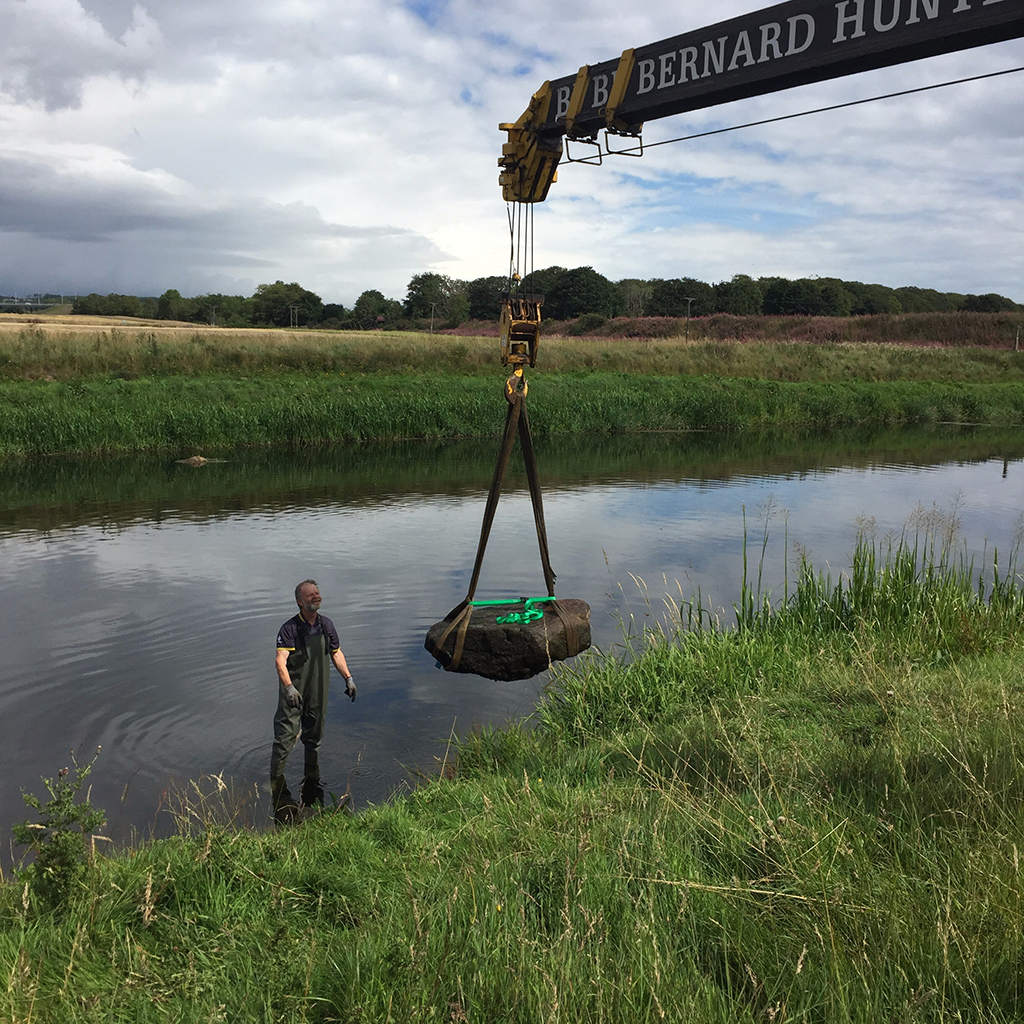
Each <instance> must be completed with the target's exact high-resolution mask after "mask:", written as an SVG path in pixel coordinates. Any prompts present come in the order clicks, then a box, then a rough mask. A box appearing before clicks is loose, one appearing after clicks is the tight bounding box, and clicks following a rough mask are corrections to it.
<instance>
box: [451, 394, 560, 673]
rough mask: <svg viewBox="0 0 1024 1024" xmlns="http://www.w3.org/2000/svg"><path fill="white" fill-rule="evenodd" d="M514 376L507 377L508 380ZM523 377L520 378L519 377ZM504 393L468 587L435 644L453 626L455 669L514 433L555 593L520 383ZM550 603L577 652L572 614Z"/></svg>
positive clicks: (550, 585) (546, 571)
mask: <svg viewBox="0 0 1024 1024" xmlns="http://www.w3.org/2000/svg"><path fill="white" fill-rule="evenodd" d="M514 379H515V378H510V382H511V381H512V380H514ZM520 381H522V378H520ZM505 396H506V398H507V399H508V403H509V405H508V411H507V412H506V414H505V431H504V434H503V435H502V439H501V446H500V448H499V449H498V461H497V464H496V465H495V467H494V476H493V477H492V478H491V487H490V490H489V491H488V492H487V503H486V505H485V506H484V519H483V523H482V524H481V526H480V541H479V543H478V544H477V549H476V560H475V561H474V563H473V575H472V576H471V577H470V581H469V590H468V591H467V593H466V597H465V600H463V601H460V602H459V604H457V605H456V606H455V607H454V608H453V609H452V610H451V611H450V612H449V613H448V615H447V616H446V618H448V619H450V620H451V621H450V622H449V624H448V628H447V629H445V631H444V633H442V634H441V637H440V639H439V640H438V641H437V646H436V647H435V648H434V654H435V657H436V656H437V655H438V654H439V653H440V651H441V649H442V648H443V647H444V644H445V641H446V640H447V639H448V637H449V636H450V635H451V633H452V631H453V630H458V632H457V633H456V635H455V649H454V651H453V652H452V660H451V662H450V663H449V665H448V668H449V669H451V670H455V669H457V668H458V667H459V662H460V660H461V659H462V649H463V647H464V645H465V642H466V633H467V631H468V630H469V620H470V618H471V617H472V615H473V597H474V595H475V594H476V587H477V583H479V581H480V569H481V567H482V565H483V561H484V552H485V551H486V550H487V541H488V539H489V537H490V535H491V525H492V524H493V522H494V513H495V510H496V509H497V507H498V498H499V497H500V495H501V485H502V482H503V481H504V479H505V470H506V469H508V462H509V458H510V456H511V455H512V447H513V445H514V444H515V439H516V433H518V434H519V441H520V444H521V446H522V449H523V460H524V461H525V463H526V479H527V482H528V483H529V487H530V502H531V504H532V505H533V522H534V526H535V527H536V529H537V544H538V546H539V547H540V562H541V569H542V571H543V573H544V585H545V586H546V587H547V592H548V597H551V598H554V596H555V573H554V570H553V569H552V568H551V557H550V554H549V552H548V534H547V527H546V526H545V524H544V505H543V501H542V498H541V490H540V477H539V475H538V473H537V456H536V454H535V452H534V450H533V436H532V434H531V433H530V417H529V414H528V413H527V411H526V395H525V389H524V388H523V387H519V388H509V387H506V392H505ZM551 606H552V608H553V609H554V611H555V613H556V614H557V615H558V617H559V619H560V620H561V622H562V625H563V626H564V627H565V637H566V644H567V646H568V653H569V656H570V657H571V656H573V655H576V654H579V639H578V637H577V635H576V627H575V625H574V624H573V622H572V618H571V616H569V615H567V614H566V612H565V610H564V609H563V608H562V606H561V604H560V602H559V601H557V600H553V601H552V602H551Z"/></svg>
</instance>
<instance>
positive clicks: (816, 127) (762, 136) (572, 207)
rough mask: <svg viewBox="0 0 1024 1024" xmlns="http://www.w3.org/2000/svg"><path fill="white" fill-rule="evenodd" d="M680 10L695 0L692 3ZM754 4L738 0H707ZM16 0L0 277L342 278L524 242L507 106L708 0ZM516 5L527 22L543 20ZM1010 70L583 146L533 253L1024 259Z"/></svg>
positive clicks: (216, 281)
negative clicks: (515, 219) (591, 159)
mask: <svg viewBox="0 0 1024 1024" xmlns="http://www.w3.org/2000/svg"><path fill="white" fill-rule="evenodd" d="M681 7H682V9H680V8H681ZM753 7H754V5H752V4H750V3H749V2H741V0H730V2H728V3H720V4H719V5H717V6H716V9H715V14H714V19H715V20H718V19H721V18H727V17H731V16H734V15H736V14H739V13H742V12H744V11H747V10H751V9H753ZM499 15H503V9H501V8H499V7H498V6H497V5H496V4H495V3H493V2H492V0H448V2H443V0H410V3H408V4H401V3H397V2H394V0H346V2H345V3H344V4H338V3H335V2H329V0H288V2H285V3H269V2H267V0H253V2H248V3H245V4H242V3H239V2H237V0H225V2H218V3H216V4H209V3H196V2H181V0H177V2H173V3H172V2H169V0H150V2H149V3H147V4H145V5H144V6H140V5H136V4H130V3H123V2H121V0H0V291H16V290H37V289H51V288H52V289H55V290H77V291H81V290H98V291H107V290H119V291H122V290H123V291H136V292H141V293H148V294H153V293H159V292H161V291H163V290H164V289H165V288H168V287H177V288H179V289H180V290H182V291H203V290H208V289H214V288H218V289H219V288H222V287H227V285H226V284H225V282H233V283H234V286H235V287H237V288H238V289H239V290H245V289H247V288H249V287H252V286H254V285H255V284H256V283H259V282H260V281H262V280H272V279H274V278H278V277H281V278H285V279H287V280H300V281H302V283H303V284H305V285H306V286H307V287H311V288H313V289H315V290H317V291H318V292H320V293H321V294H322V295H323V297H324V298H325V299H326V300H327V301H338V300H340V301H344V302H349V303H350V302H352V301H353V300H354V298H355V297H356V295H358V293H359V292H360V291H362V290H363V289H365V288H371V287H377V288H380V289H381V290H383V291H385V292H386V293H388V294H390V295H394V296H396V297H401V296H402V295H403V294H404V290H405V285H406V283H407V282H408V280H409V278H410V277H411V276H412V274H414V273H417V272H420V271H422V270H426V269H438V270H441V271H444V272H447V273H453V274H456V275H458V276H461V277H475V276H479V275H483V274H492V273H500V272H502V271H503V270H504V268H505V266H506V262H507V249H508V239H507V232H506V229H505V216H504V208H503V205H502V203H501V199H500V193H499V191H498V186H497V167H496V159H497V156H498V155H499V153H500V146H501V142H502V141H503V138H502V136H501V134H500V133H499V132H498V131H497V129H496V126H497V123H498V121H504V120H509V119H514V118H515V117H517V116H518V114H519V113H520V112H521V111H522V109H523V108H524V107H525V106H526V103H527V101H528V100H529V96H530V93H531V92H532V91H533V90H534V89H535V88H537V87H538V86H539V85H540V83H541V82H542V81H544V80H545V79H546V78H555V77H560V76H561V75H564V74H568V73H571V72H572V71H573V70H574V69H575V68H576V67H577V66H578V65H579V64H581V63H583V62H587V63H596V62H598V61H600V60H606V59H609V58H611V57H614V56H616V55H617V54H618V53H619V52H620V51H621V50H622V48H623V47H624V46H626V45H636V44H641V43H644V42H649V41H652V40H655V39H659V38H664V37H667V36H670V35H674V34H677V33H679V32H682V31H686V30H689V29H692V28H697V27H699V26H700V25H701V24H705V23H706V22H707V21H708V20H709V19H708V17H707V8H706V5H703V4H697V3H693V2H691V3H687V4H685V5H680V4H678V3H676V4H670V3H668V2H666V0H656V2H654V3H651V4H648V5H647V8H646V10H645V11H644V12H643V13H640V14H636V13H634V12H632V11H631V12H630V14H629V16H628V18H624V17H623V14H622V8H621V5H617V4H613V3H612V2H611V0H599V2H593V0H588V2H587V3H583V2H582V0H569V2H566V3H563V4H559V5H551V4H542V3H540V2H539V0H526V2H525V3H523V4H521V5H520V7H519V8H517V16H516V19H515V24H514V25H512V26H510V27H508V28H507V29H506V28H497V29H496V26H504V25H506V24H507V19H504V17H501V16H499ZM522 26H528V31H527V30H526V29H524V28H523V27H522ZM1022 58H1024V44H1022V43H1021V41H1015V42H1012V43H1003V44H999V45H997V46H991V47H985V48H982V49H979V50H974V51H970V52H968V53H962V54H951V55H947V56H945V57H941V58H933V59H931V60H929V61H924V62H918V63H916V64H911V65H905V66H903V67H899V68H891V69H887V70H884V71H879V72H873V73H871V74H868V75H860V76H856V77H855V78H849V79H841V80H838V81H836V82H832V83H825V84H822V85H818V86H808V87H804V88H802V89H798V90H793V91H790V92H787V93H780V94H775V95H773V96H767V97H760V98H757V99H752V100H747V101H744V102H742V103H735V104H731V105H729V106H727V107H722V108H715V109H711V110H706V111H700V112H696V113H694V114H691V115H687V116H685V117H677V118H672V119H667V120H666V121H663V122H655V123H652V124H651V125H649V126H648V130H647V135H648V137H649V139H650V140H651V141H655V140H657V139H659V138H661V139H664V138H670V137H674V136H676V135H680V134H686V133H688V132H690V131H699V130H702V129H705V128H710V127H717V126H724V125H728V124H733V123H740V122H744V121H750V120H757V119H759V118H763V117H770V116H775V115H778V114H782V113H789V112H792V111H796V110H801V109H806V108H809V107H814V106H818V105H822V104H827V103H834V102H843V101H848V100H852V99H857V98H860V97H863V96H866V95H871V94H875V93H882V92H889V91H894V90H897V89H901V88H908V87H913V86H917V85H923V84H927V83H930V82H936V81H942V80H945V79H949V78H956V77H963V76H966V75H969V74H976V73H978V72H983V71H990V70H991V71H994V70H998V69H1000V68H1004V67H1011V66H1017V65H1020V64H1022V63H1024V59H1022ZM1019 87H1020V86H1019V79H1018V78H1017V77H1015V76H1008V77H1005V78H1002V79H994V80H990V81H987V82H982V83H975V84H972V85H966V86H958V87H953V88H951V89H946V90H941V91H937V92H931V93H926V94H922V95H919V96H915V97H908V98H904V99H897V100H889V101H886V102H884V103H878V104H872V105H869V106H862V107H855V108H851V109H848V110H844V111H840V112H835V113H832V114H822V115H816V116H814V117H808V118H801V119H798V120H793V121H787V122H783V123H781V124H776V125H772V126H770V127H763V128H755V129H748V130H745V131H743V132H737V133H734V134H730V135H725V136H718V137H715V138H712V139H706V140H699V141H694V142H690V143H684V144H679V145H673V146H665V147H663V148H660V149H654V150H650V151H649V152H648V153H647V154H646V155H645V157H644V159H643V160H627V159H625V158H621V159H619V160H617V161H616V160H611V161H607V162H606V165H605V167H603V168H601V169H595V168H587V167H577V166H567V167H565V168H564V169H563V171H562V172H561V180H560V181H559V182H558V184H556V185H555V186H554V189H553V190H552V193H551V196H550V198H549V201H548V202H547V203H546V204H545V205H544V207H543V208H542V209H540V210H539V211H538V216H537V226H538V247H537V262H538V265H546V264H548V263H555V262H557V263H561V264H563V265H568V266H578V265H585V264H589V265H592V266H594V267H596V268H597V269H598V270H600V271H602V272H603V273H606V274H608V275H609V276H612V277H623V276H639V277H652V276H677V275H681V274H688V275H694V276H698V277H703V278H705V279H709V280H715V279H721V278H724V277H729V276H731V275H732V274H733V273H737V272H748V273H758V274H769V273H785V274H804V273H819V274H822V275H836V276H841V277H846V278H857V279H861V280H878V281H882V282H883V283H886V284H891V285H901V284H917V285H922V286H932V287H938V288H943V289H949V290H964V291H992V290H994V291H1001V292H1003V293H1005V294H1010V295H1012V296H1014V297H1015V298H1018V299H1024V286H1022V285H1021V283H1020V282H1021V269H1022V267H1021V251H1022V246H1021V243H1022V236H1021V233H1022V229H1021V227H1020V225H1021V223H1022V218H1021V213H1022V212H1024V192H1022V186H1021V181H1022V180H1024V175H1022V171H1024V166H1022V165H1024V151H1022V149H1021V146H1020V117H1019V99H1018V97H1019Z"/></svg>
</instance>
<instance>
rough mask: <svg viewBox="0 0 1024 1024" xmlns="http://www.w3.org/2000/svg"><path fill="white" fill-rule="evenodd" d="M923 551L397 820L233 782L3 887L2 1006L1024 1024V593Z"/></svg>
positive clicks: (639, 677)
mask: <svg viewBox="0 0 1024 1024" xmlns="http://www.w3.org/2000/svg"><path fill="white" fill-rule="evenodd" d="M917 526H918V527H919V532H918V533H917V534H915V535H912V536H908V537H907V539H906V540H905V542H902V543H901V542H894V543H887V542H881V543H879V542H876V541H874V540H872V539H871V537H870V536H864V537H862V538H861V541H860V543H859V545H858V547H857V550H856V554H855V556H854V559H853V564H852V566H851V569H850V571H849V573H847V574H844V575H843V576H842V577H841V578H839V579H830V578H828V577H824V576H822V575H820V574H819V573H817V572H815V571H814V569H813V568H812V567H811V566H809V565H806V564H804V565H802V566H801V568H800V570H799V574H798V578H797V580H796V581H795V583H794V584H793V586H792V594H791V595H790V597H789V599H788V600H785V601H779V600H775V601H772V600H770V599H769V598H768V597H767V596H766V595H763V594H759V593H758V591H757V587H756V586H753V585H752V586H748V587H746V588H745V591H746V596H745V598H744V599H743V601H741V603H740V607H739V609H738V613H739V615H738V618H739V624H738V627H736V628H723V627H720V626H719V625H717V624H716V623H715V622H713V621H711V620H710V619H709V616H708V615H707V613H706V611H705V610H703V609H702V608H701V607H700V605H699V604H698V603H685V602H684V603H682V604H681V605H680V604H676V605H674V617H673V619H672V620H671V621H670V623H669V625H667V626H666V627H665V628H662V629H651V628H648V629H646V630H644V632H643V634H642V635H640V636H636V637H634V639H633V641H632V643H631V645H630V646H629V648H628V649H627V650H625V651H624V652H622V653H621V654H620V655H618V656H604V657H602V656H599V655H591V656H585V657H583V658H581V659H578V660H577V662H576V663H575V665H573V666H572V667H569V668H563V669H561V670H560V671H558V672H557V674H556V679H555V680H554V682H553V684H552V686H551V687H550V688H549V690H548V691H547V692H546V694H545V697H544V699H543V700H542V702H541V705H540V708H539V710H538V712H537V715H536V722H535V723H534V725H533V727H532V728H527V727H526V726H525V725H520V726H513V727H511V728H509V729H506V730H503V731H497V732H495V731H485V732H479V733H475V734H473V735H470V736H468V737H466V738H464V739H463V741H462V742H461V743H459V744H457V745H455V746H453V748H452V749H451V750H449V751H448V752H447V753H446V755H445V757H444V759H443V762H440V763H439V770H438V773H437V777H436V778H435V779H433V780H432V781H426V780H425V782H424V784H423V785H422V786H421V787H420V788H419V789H418V790H416V791H415V792H414V793H412V794H411V795H409V796H407V797H404V798H402V799H400V800H396V801H394V802H392V803H390V804H388V805H386V806H382V807H379V808H371V809H369V810H367V811H366V812H363V813H361V814H359V815H358V816H356V817H349V816H347V815H345V814H342V813H327V814H325V815H323V816H321V817H319V818H316V819H313V820H312V821H309V822H307V823H306V824H304V825H302V826H300V827H297V828H295V829H287V830H283V831H279V832H267V833H262V834H259V833H252V832H249V831H245V830H240V829H238V828H236V827H233V826H232V825H231V824H230V818H231V817H232V815H233V814H234V813H235V811H234V809H233V807H232V804H231V801H230V799H228V797H229V796H230V794H228V793H225V792H224V784H223V782H222V781H221V780H218V779H214V780H212V786H211V787H210V788H209V789H208V790H206V792H209V796H208V798H207V800H206V801H204V800H203V799H202V792H204V790H203V789H202V787H200V786H194V787H193V789H192V790H191V794H192V795H191V797H190V798H188V799H184V800H182V802H181V804H180V807H179V812H178V820H179V823H180V825H181V830H182V834H181V835H180V836H178V837H176V838H173V839H170V840H165V841H159V842H152V843H148V844H145V845H143V846H140V847H138V848H136V849H132V850H128V851H124V852H123V853H120V854H116V855H113V856H109V857H105V856H97V857H96V858H95V859H94V860H93V861H92V863H91V864H90V865H89V869H88V872H87V873H86V874H85V875H84V876H83V877H82V878H81V879H79V880H78V881H77V882H76V884H75V885H74V886H73V887H72V889H71V891H70V893H69V895H68V897H67V899H66V900H65V901H64V903H63V904H62V905H61V907H60V908H59V909H57V910H52V909H49V908H48V907H47V906H46V905H44V904H43V903H42V902H41V901H39V900H37V898H36V896H35V894H34V892H33V890H32V887H31V886H27V887H26V886H24V885H22V884H21V881H20V879H19V880H18V881H17V883H16V884H14V885H8V886H4V887H3V888H2V889H0V966H2V969H3V970H4V971H5V973H6V977H7V978H8V983H7V985H6V987H5V990H4V991H3V992H2V993H0V1013H2V1014H3V1016H4V1017H5V1018H10V1019H11V1020H12V1021H28V1020H30V1019H31V1020H32V1021H37V1022H40V1024H46V1022H60V1024H70V1022H83V1024H84V1022H90V1021H97V1022H98V1021H107V1022H110V1021H131V1022H133V1024H134V1022H145V1021H164V1020H175V1021H180V1022H183V1024H191V1022H199V1021H203V1022H206V1021H210V1020H246V1021H254V1022H288V1024H292V1022H296V1024H297V1022H314V1021H315V1022H327V1021H344V1022H355V1021H380V1022H385V1021H394V1022H396V1024H397V1022H402V1024H405V1022H421V1021H431V1020H433V1021H446V1022H455V1021H465V1022H467V1024H473V1022H481V1024H483V1022H488V1024H490V1022H522V1024H527V1022H529V1024H534V1022H537V1021H550V1022H555V1024H557V1022H566V1024H577V1022H582V1024H590V1022H598V1021H602V1022H609V1024H619V1022H621V1024H637V1022H639V1024H643V1022H648V1021H649V1022H657V1021H662V1020H667V1021H678V1022H683V1021H685V1022H687V1024H705V1022H707V1024H712V1022H715V1024H734V1022H738V1021H739V1022H743V1021H748V1022H754V1021H766V1020H768V1021H821V1022H826V1021H828V1022H831V1021H840V1020H841V1021H852V1022H863V1024H876V1022H878V1021H900V1022H904V1021H905V1022H911V1021H914V1022H936V1024H939V1022H945V1021H948V1020H958V1021H964V1022H979V1024H980V1022H1009V1021H1011V1020H1017V1019H1019V1008H1020V1000H1021V996H1022V992H1021V985H1022V980H1021V979H1022V974H1021V963H1022V960H1024V907H1022V904H1021V899H1020V887H1021V864H1020V855H1019V854H1020V850H1021V849H1022V847H1024V799H1022V797H1024V757H1022V748H1021V746H1020V740H1021V727H1020V724H1019V723H1020V709H1021V704H1022V701H1024V671H1022V670H1024V596H1022V592H1021V589H1020V587H1019V585H1018V582H1019V577H1018V576H1017V574H1016V571H1015V566H1014V562H1013V559H1012V558H1010V559H1007V558H1006V556H1005V555H1003V556H1002V557H1001V558H999V559H998V560H993V562H992V563H990V564H988V565H986V566H985V567H984V569H983V571H981V572H978V571H976V570H975V568H974V567H972V566H971V565H969V564H966V563H965V561H964V560H963V559H962V558H958V557H957V549H956V548H955V544H954V526H955V522H954V521H952V520H948V519H947V520H946V521H943V522H939V521H937V520H936V519H934V518H933V517H932V516H931V515H929V514H926V513H924V512H922V513H921V514H920V515H919V517H918V523H917ZM767 542H768V536H767V524H766V527H765V533H764V536H763V538H762V539H761V543H762V544H766V543H767ZM996 564H998V566H999V569H998V572H997V571H996V568H995V565H996ZM753 576H754V571H753V570H752V572H751V577H752V578H753ZM218 805H220V806H222V807H223V808H224V811H223V816H219V815H218V813H217V810H216V808H217V806H218ZM225 820H227V823H225ZM218 822H219V823H218Z"/></svg>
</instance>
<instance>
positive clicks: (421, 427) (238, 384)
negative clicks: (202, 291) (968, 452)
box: [0, 373, 1024, 455]
mask: <svg viewBox="0 0 1024 1024" xmlns="http://www.w3.org/2000/svg"><path fill="white" fill-rule="evenodd" d="M500 388H501V382H500V379H497V380H496V379H494V378H482V377H447V376H434V377H424V378H414V377H409V376H389V375H386V374H376V375H367V376H362V377H349V376H347V375H346V376H338V375H325V374H320V375H313V374H308V373H306V374H300V373H279V374H255V375H253V376H250V377H236V376H228V375H226V374H224V375H216V374H208V375H204V376H201V377H181V376H174V377H140V378H138V379H134V380H124V379H120V378H114V379H109V378H106V379H97V380H71V381H67V382H56V381H52V382H51V381H45V380H44V381H39V380H37V381H16V382H11V381H7V382H0V454H8V455H10V454H30V453H49V454H55V453H62V452H68V453H70V452H115V451H129V450H134V449H151V450H173V451H181V450H186V449H192V450H194V449H195V448H197V447H209V446H225V445H268V444H291V445H309V444H322V443H329V442H349V441H363V440H369V439H397V438H455V437H471V436H492V435H494V434H495V433H496V432H497V431H498V429H499V428H500V420H501V408H502V406H501V401H500V398H499V397H498V395H499V394H500ZM530 410H531V420H532V423H533V426H534V428H535V430H536V432H537V434H538V435H540V436H543V435H546V434H562V433H585V432H598V433H616V432H627V431H637V430H691V429H736V428H747V427H767V426H801V425H803V426H810V425H814V426H818V427H829V428H835V427H842V426H851V425H856V424H873V425H890V426H891V425H897V424H919V423H933V422H952V423H989V424H1002V425H1017V424H1020V423H1022V422H1024V382H1014V383H1008V384H945V383H935V382H928V381H916V382H912V381H895V382H880V383H864V382H848V383H842V384H818V383H788V382H778V381H765V380H749V379H727V378H718V377H703V378H702V377H642V376H631V375H628V374H601V373H590V374H545V375H543V376H540V375H538V377H537V378H535V380H534V381H533V382H532V384H531V387H530Z"/></svg>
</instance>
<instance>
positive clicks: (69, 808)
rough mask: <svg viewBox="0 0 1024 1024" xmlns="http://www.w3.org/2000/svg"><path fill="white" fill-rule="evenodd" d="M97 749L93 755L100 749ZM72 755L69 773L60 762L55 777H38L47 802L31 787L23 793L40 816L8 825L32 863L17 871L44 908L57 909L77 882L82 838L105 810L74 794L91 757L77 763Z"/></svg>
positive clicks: (83, 854) (94, 829)
mask: <svg viewBox="0 0 1024 1024" xmlns="http://www.w3.org/2000/svg"><path fill="white" fill-rule="evenodd" d="M96 753H97V756H98V755H99V751H97V752H96ZM71 760H72V763H73V764H74V777H73V778H69V775H70V773H71V769H69V768H61V770H60V771H59V772H58V773H57V776H56V778H53V779H43V784H44V785H45V786H46V790H47V792H48V793H49V794H50V799H49V800H47V801H46V803H43V801H42V800H40V799H39V797H37V796H35V795H34V794H32V793H23V794H22V797H23V799H24V801H25V803H26V805H27V806H28V807H30V808H32V809H33V810H34V811H36V812H37V815H38V818H39V820H38V821H26V822H22V823H21V824H20V825H15V826H14V827H13V829H12V832H13V833H14V841H15V842H16V843H17V844H18V845H19V846H27V847H28V848H29V850H30V851H31V852H32V854H33V860H32V863H31V864H30V865H29V866H28V867H27V868H25V869H24V870H23V871H22V872H21V873H20V876H19V877H20V878H21V880H22V881H23V882H24V883H25V885H26V886H27V887H28V889H29V891H30V892H31V893H32V896H33V898H34V899H35V900H37V901H38V903H39V905H40V906H41V907H43V908H45V909H48V910H55V909H60V908H61V907H62V906H63V904H64V903H65V901H66V900H67V899H68V897H69V896H70V895H71V891H72V889H73V888H74V887H75V885H76V883H78V882H80V880H81V878H82V876H83V875H84V874H85V870H86V863H87V860H88V855H89V852H90V848H89V846H87V845H86V843H87V841H90V840H92V839H93V837H94V836H95V835H96V834H98V833H99V830H100V829H101V828H102V827H103V826H104V825H105V824H106V815H105V814H104V813H103V811H101V810H98V809H97V808H95V807H93V806H92V804H90V803H89V800H88V797H86V798H85V799H83V800H79V799H78V794H79V791H80V790H81V788H82V786H84V785H85V781H86V779H88V778H89V775H90V774H91V773H92V768H93V765H94V764H95V763H96V758H95V757H94V758H93V759H92V760H91V761H90V762H89V763H88V764H79V763H78V759H77V758H76V757H75V752H74V751H71Z"/></svg>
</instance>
